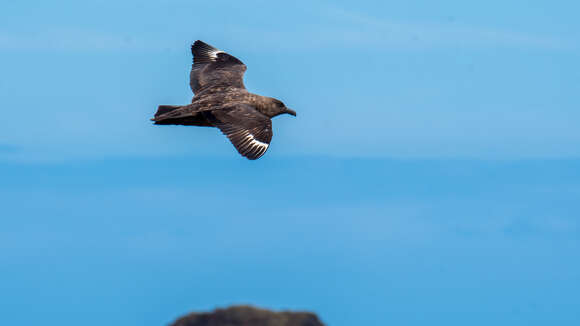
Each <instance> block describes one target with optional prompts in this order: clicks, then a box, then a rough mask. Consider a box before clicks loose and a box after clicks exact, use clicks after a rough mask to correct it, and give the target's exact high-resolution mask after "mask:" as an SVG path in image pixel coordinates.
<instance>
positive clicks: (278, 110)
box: [270, 98, 296, 117]
mask: <svg viewBox="0 0 580 326" xmlns="http://www.w3.org/2000/svg"><path fill="white" fill-rule="evenodd" d="M270 111H271V112H272V113H273V114H272V117H275V116H277V115H280V114H284V113H287V114H291V115H293V116H296V111H294V110H291V109H289V108H287V107H286V105H284V103H282V101H280V100H277V99H275V98H271V100H270Z"/></svg>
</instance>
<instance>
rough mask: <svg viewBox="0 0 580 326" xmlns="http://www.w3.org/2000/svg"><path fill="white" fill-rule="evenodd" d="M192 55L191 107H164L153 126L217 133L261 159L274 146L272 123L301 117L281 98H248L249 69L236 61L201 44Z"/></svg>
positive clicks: (238, 147) (207, 45)
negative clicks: (206, 129) (283, 117)
mask: <svg viewBox="0 0 580 326" xmlns="http://www.w3.org/2000/svg"><path fill="white" fill-rule="evenodd" d="M191 53H192V54H193V66H192V68H191V73H190V75H189V78H190V80H189V85H190V86H191V90H192V91H193V93H194V97H193V100H192V101H191V104H188V105H160V106H159V107H158V109H157V113H155V117H154V118H153V119H151V120H153V121H155V124H156V125H185V126H205V127H217V128H219V129H220V130H221V131H222V133H223V134H224V135H226V136H227V137H228V138H229V140H230V141H231V142H232V144H233V145H234V147H235V148H236V149H237V150H238V152H239V153H240V154H242V155H243V156H245V157H246V158H248V159H250V160H255V159H258V158H260V157H261V156H262V155H264V154H265V153H266V151H267V150H268V147H269V146H270V141H271V140H272V120H270V119H271V118H273V117H275V116H277V115H280V114H283V113H287V114H291V115H293V116H296V112H294V111H293V110H290V109H289V108H287V107H286V105H284V103H282V102H281V101H279V100H277V99H275V98H271V97H266V96H261V95H257V94H253V93H250V92H248V91H247V90H246V87H245V86H244V80H243V79H244V72H245V71H246V65H244V63H242V62H241V61H240V60H239V59H237V58H236V57H234V56H232V55H230V54H228V53H226V52H224V51H221V50H219V49H217V48H215V47H213V46H211V45H209V44H206V43H204V42H202V41H199V40H197V41H195V42H194V43H193V45H192V46H191Z"/></svg>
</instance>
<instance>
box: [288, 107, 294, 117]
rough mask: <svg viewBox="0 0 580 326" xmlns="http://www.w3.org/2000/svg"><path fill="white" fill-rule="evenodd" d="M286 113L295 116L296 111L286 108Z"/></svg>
mask: <svg viewBox="0 0 580 326" xmlns="http://www.w3.org/2000/svg"><path fill="white" fill-rule="evenodd" d="M286 113H288V114H291V115H293V116H296V111H294V110H290V109H288V108H286Z"/></svg>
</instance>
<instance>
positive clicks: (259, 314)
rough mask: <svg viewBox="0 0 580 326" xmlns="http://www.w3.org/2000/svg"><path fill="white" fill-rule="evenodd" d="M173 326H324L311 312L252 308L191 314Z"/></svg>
mask: <svg viewBox="0 0 580 326" xmlns="http://www.w3.org/2000/svg"><path fill="white" fill-rule="evenodd" d="M171 326H324V324H323V323H321V322H320V320H319V319H318V317H317V316H316V315H315V314H313V313H309V312H290V311H281V312H275V311H270V310H265V309H259V308H255V307H251V306H234V307H230V308H227V309H216V310H215V311H213V312H205V313H191V314H189V315H186V316H183V317H181V318H179V319H178V320H176V321H175V322H174V323H173V324H171Z"/></svg>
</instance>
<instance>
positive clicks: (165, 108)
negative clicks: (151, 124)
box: [153, 105, 181, 120]
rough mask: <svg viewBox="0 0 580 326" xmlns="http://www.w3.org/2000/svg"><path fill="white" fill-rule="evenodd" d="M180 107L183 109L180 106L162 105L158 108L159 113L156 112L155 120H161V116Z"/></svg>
mask: <svg viewBox="0 0 580 326" xmlns="http://www.w3.org/2000/svg"><path fill="white" fill-rule="evenodd" d="M180 107H181V106H180V105H160V106H159V107H158V108H157V112H155V117H154V118H153V120H156V119H157V118H159V117H160V116H162V115H164V114H166V113H169V112H171V111H174V110H177V109H179V108H180Z"/></svg>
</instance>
